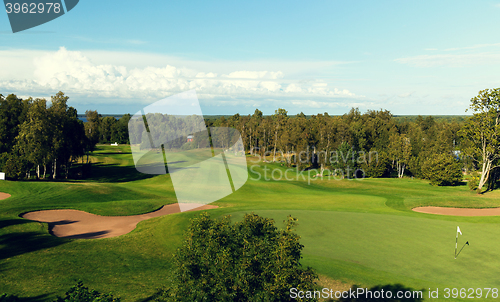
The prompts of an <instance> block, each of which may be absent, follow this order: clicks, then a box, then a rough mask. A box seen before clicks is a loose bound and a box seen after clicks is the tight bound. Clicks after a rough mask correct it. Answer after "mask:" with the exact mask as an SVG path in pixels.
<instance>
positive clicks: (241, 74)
mask: <svg viewBox="0 0 500 302" xmlns="http://www.w3.org/2000/svg"><path fill="white" fill-rule="evenodd" d="M223 77H227V78H236V79H254V80H255V79H271V80H276V79H281V78H283V73H282V72H281V71H278V72H271V71H247V70H242V71H234V72H231V73H230V74H228V75H223Z"/></svg>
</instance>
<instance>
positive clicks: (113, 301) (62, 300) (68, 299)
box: [54, 281, 120, 302]
mask: <svg viewBox="0 0 500 302" xmlns="http://www.w3.org/2000/svg"><path fill="white" fill-rule="evenodd" d="M119 301H120V298H116V297H113V294H111V293H109V294H103V293H100V292H98V291H96V290H93V289H89V288H88V287H86V286H84V285H83V282H82V281H78V283H77V284H76V285H74V286H72V287H71V288H70V289H69V290H68V291H67V292H66V294H65V296H64V297H58V298H57V299H56V300H55V301H54V302H119Z"/></svg>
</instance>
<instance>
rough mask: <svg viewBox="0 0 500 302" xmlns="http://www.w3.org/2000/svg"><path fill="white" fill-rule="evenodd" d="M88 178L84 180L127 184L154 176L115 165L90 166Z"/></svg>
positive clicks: (133, 168)
mask: <svg viewBox="0 0 500 302" xmlns="http://www.w3.org/2000/svg"><path fill="white" fill-rule="evenodd" d="M90 170H91V171H90V173H89V175H90V176H89V177H87V178H86V180H90V181H98V182H129V181H134V180H142V179H148V178H152V177H155V176H156V175H155V174H144V173H141V172H139V171H137V169H136V168H135V167H134V166H119V165H116V164H101V163H97V164H92V166H91V168H90Z"/></svg>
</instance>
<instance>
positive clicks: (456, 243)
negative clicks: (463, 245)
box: [455, 229, 458, 259]
mask: <svg viewBox="0 0 500 302" xmlns="http://www.w3.org/2000/svg"><path fill="white" fill-rule="evenodd" d="M457 245H458V229H457V238H455V259H457Z"/></svg>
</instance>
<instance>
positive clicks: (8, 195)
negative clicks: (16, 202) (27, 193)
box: [0, 192, 10, 200]
mask: <svg viewBox="0 0 500 302" xmlns="http://www.w3.org/2000/svg"><path fill="white" fill-rule="evenodd" d="M9 197H10V194H7V193H2V192H0V200H2V199H5V198H9Z"/></svg>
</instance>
